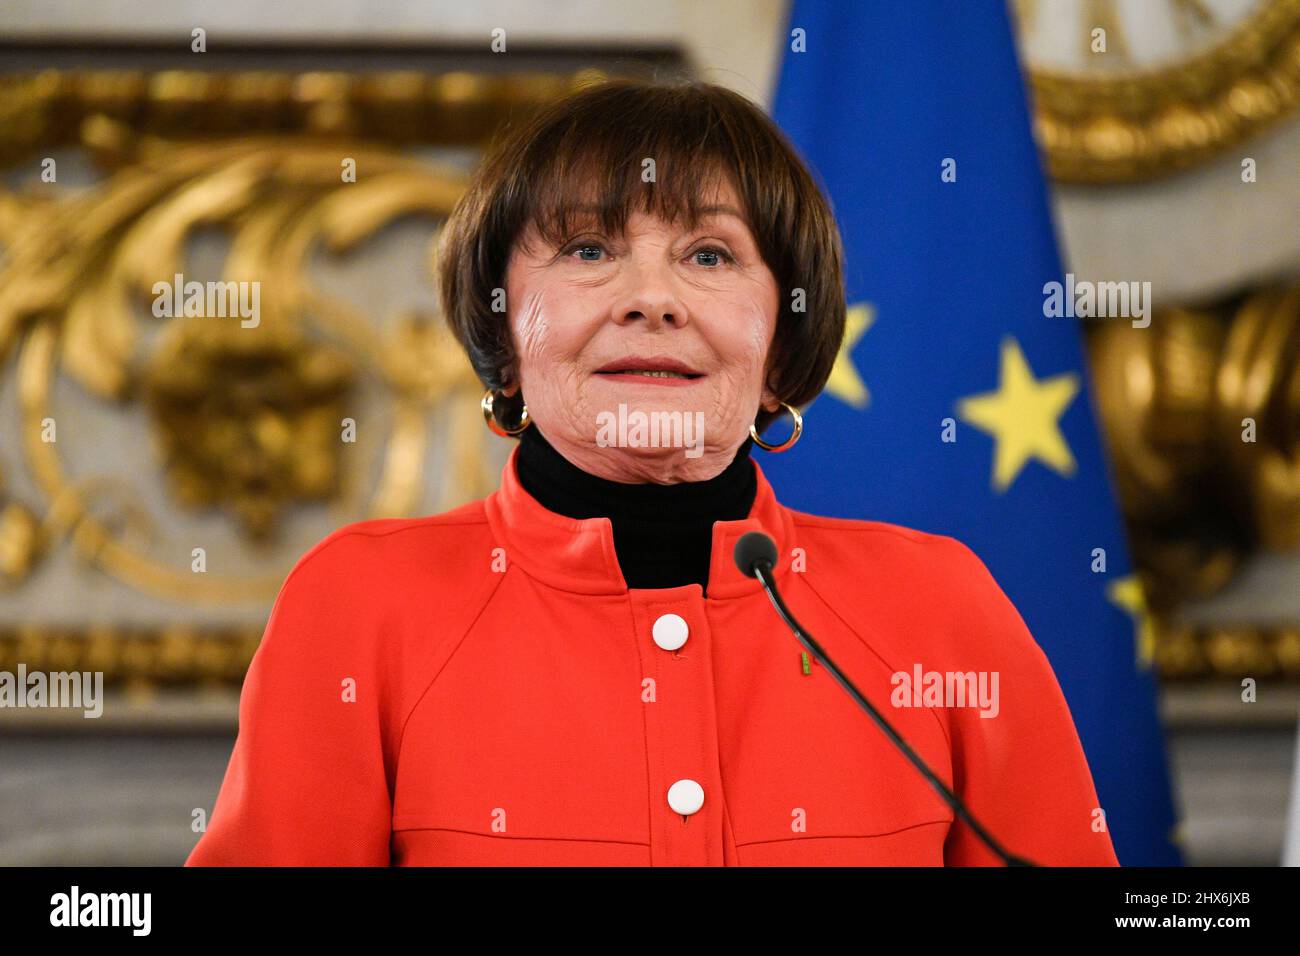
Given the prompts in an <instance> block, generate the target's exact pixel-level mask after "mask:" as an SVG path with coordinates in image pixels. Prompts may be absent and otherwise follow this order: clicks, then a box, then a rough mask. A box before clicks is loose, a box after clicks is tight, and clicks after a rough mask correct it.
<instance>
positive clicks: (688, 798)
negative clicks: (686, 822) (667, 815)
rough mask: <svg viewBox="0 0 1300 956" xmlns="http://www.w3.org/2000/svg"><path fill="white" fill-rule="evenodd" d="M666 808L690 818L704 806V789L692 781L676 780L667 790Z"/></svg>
mask: <svg viewBox="0 0 1300 956" xmlns="http://www.w3.org/2000/svg"><path fill="white" fill-rule="evenodd" d="M668 806H670V807H672V808H673V809H674V810H676V811H677V812H678V813H680V814H683V815H685V816H690V815H691V814H692V813H694V812H695V811H696V810H698V809H699V808H700V807H702V806H704V788H703V787H701V786H700V785H699V784H698V783H696V782H695V781H694V780H678V781H677V782H676V783H675V784H673V785H672V786H671V787H669V788H668Z"/></svg>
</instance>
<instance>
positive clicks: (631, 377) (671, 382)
mask: <svg viewBox="0 0 1300 956" xmlns="http://www.w3.org/2000/svg"><path fill="white" fill-rule="evenodd" d="M595 374H596V375H597V376H598V377H599V378H607V379H609V380H610V381H612V382H632V383H635V384H637V385H659V386H663V385H667V386H670V387H672V386H676V387H678V388H680V387H682V386H685V385H694V384H695V383H696V382H700V381H703V380H704V376H703V375H696V376H695V377H694V378H684V377H682V376H680V375H642V374H639V373H637V372H596V373H595Z"/></svg>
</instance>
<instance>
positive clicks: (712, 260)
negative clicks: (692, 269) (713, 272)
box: [691, 246, 735, 269]
mask: <svg viewBox="0 0 1300 956" xmlns="http://www.w3.org/2000/svg"><path fill="white" fill-rule="evenodd" d="M691 255H692V257H698V256H705V257H706V259H705V260H704V261H700V260H699V259H698V258H697V259H696V261H697V262H699V264H700V265H702V266H706V267H708V268H710V269H713V268H716V267H717V266H719V265H721V264H722V263H729V262H734V261H735V260H734V259H732V257H731V256H730V255H729V254H728V253H727V251H726V250H725V249H719V248H717V247H716V246H707V247H705V248H703V249H696V250H695V251H694V252H693V253H691Z"/></svg>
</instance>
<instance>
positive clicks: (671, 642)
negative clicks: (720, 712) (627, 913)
mask: <svg viewBox="0 0 1300 956" xmlns="http://www.w3.org/2000/svg"><path fill="white" fill-rule="evenodd" d="M677 590H678V589H664V590H663V591H659V592H657V593H656V592H648V593H645V592H643V593H642V594H637V593H636V592H635V591H633V592H631V597H632V601H633V609H634V615H633V617H634V622H635V625H636V629H637V645H638V647H639V648H640V654H641V660H642V666H643V667H645V668H646V669H647V670H646V673H647V675H648V676H652V677H653V678H654V680H655V685H656V691H655V698H654V701H653V702H652V703H647V704H646V707H647V715H646V718H647V719H646V743H647V748H648V757H649V770H650V781H649V782H650V788H651V790H650V803H651V807H650V809H651V833H650V841H651V863H652V865H654V866H709V865H721V864H722V855H723V851H722V838H723V837H722V823H721V816H720V811H721V807H722V801H721V791H720V787H721V780H720V777H719V774H718V767H719V758H718V752H717V726H716V719H717V715H716V701H715V700H714V697H713V677H712V670H711V666H712V665H711V661H710V656H709V633H708V626H707V622H706V618H705V616H704V600H703V595H702V593H701V591H700V589H699V588H698V587H694V586H688V587H686V588H683V589H680V596H679V595H678V594H675V593H673V592H675V591H677ZM651 594H654V596H653V597H651ZM670 595H671V597H670ZM673 597H675V598H677V599H676V600H673V599H672V598H673ZM683 648H686V650H687V652H686V653H679V652H681V651H682V649H683ZM670 665H671V666H670ZM710 793H714V794H715V796H714V797H712V798H711V797H710ZM715 830H716V831H717V832H716V833H715V832H714V831H715Z"/></svg>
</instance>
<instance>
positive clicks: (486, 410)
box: [479, 388, 533, 438]
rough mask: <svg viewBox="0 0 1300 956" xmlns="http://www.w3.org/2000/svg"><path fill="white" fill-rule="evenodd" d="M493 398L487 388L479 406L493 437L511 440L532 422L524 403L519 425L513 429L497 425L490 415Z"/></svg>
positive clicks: (526, 404) (526, 405)
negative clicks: (498, 436)
mask: <svg viewBox="0 0 1300 956" xmlns="http://www.w3.org/2000/svg"><path fill="white" fill-rule="evenodd" d="M493 397H494V396H493V394H492V389H490V388H489V389H488V390H487V391H486V392H484V393H483V401H482V402H480V403H479V405H480V406H481V407H482V409H483V420H484V421H485V422H487V427H488V428H490V429H492V433H493V434H494V435H500V436H501V437H502V438H513V437H514V436H515V435H518V434H519V433H521V432H522V431H523V430H524V429H525V428H527V427H528V426H529V425H531V424H532V423H533V420H532V419H531V418H529V417H528V403H527V402H524V410H523V413H522V414H521V415H520V416H519V425H518V426H517V427H515V428H514V429H509V428H502V427H501V426H500V425H498V424H497V420H496V418H495V417H494V416H493V414H492V399H493Z"/></svg>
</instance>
